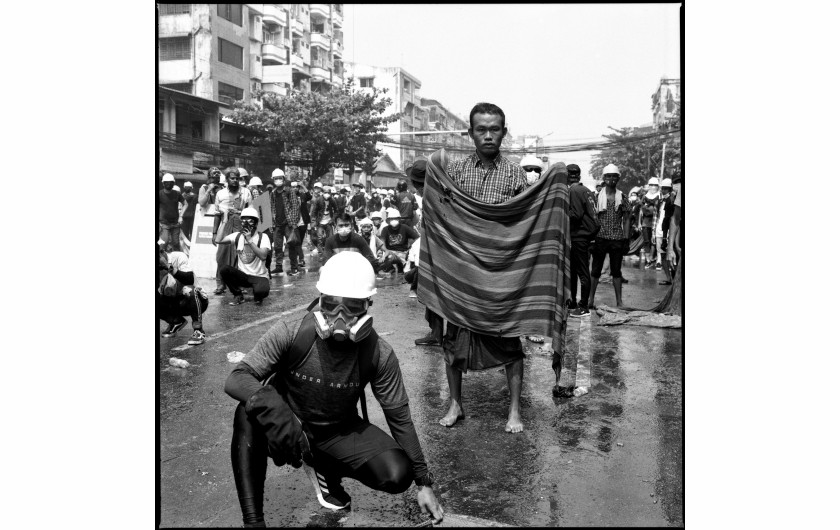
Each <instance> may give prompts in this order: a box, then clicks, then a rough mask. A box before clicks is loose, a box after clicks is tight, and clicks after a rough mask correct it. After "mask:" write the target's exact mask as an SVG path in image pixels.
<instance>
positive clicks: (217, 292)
mask: <svg viewBox="0 0 840 530" xmlns="http://www.w3.org/2000/svg"><path fill="white" fill-rule="evenodd" d="M213 294H225V288H224V287H217V288H216V290H215V291H213Z"/></svg>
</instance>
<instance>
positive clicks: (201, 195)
mask: <svg viewBox="0 0 840 530" xmlns="http://www.w3.org/2000/svg"><path fill="white" fill-rule="evenodd" d="M223 178H224V176H223V175H222V171H221V170H220V169H219V168H217V167H211V168H210V169H209V170H208V171H207V182H206V183H205V184H202V185H201V187H199V188H198V207H199V208H201V212H202V214H204V215H214V216H216V214H217V213H218V212H217V211H216V193H217V192H218V191H219V190H220V189H222V185H223V184H224V182H222V179H223ZM216 218H217V220H218V216H217V217H216ZM217 228H218V224H217V226H215V227H214V229H213V232H215V231H216V229H217Z"/></svg>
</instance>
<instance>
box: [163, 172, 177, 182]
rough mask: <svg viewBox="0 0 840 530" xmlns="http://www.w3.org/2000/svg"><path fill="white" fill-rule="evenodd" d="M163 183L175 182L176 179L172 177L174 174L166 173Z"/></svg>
mask: <svg viewBox="0 0 840 530" xmlns="http://www.w3.org/2000/svg"><path fill="white" fill-rule="evenodd" d="M162 182H175V177H173V176H172V173H166V174H165V175H164V176H163V181H162Z"/></svg>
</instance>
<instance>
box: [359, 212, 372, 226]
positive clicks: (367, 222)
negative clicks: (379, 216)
mask: <svg viewBox="0 0 840 530" xmlns="http://www.w3.org/2000/svg"><path fill="white" fill-rule="evenodd" d="M372 216H373V214H371V217H372ZM358 224H359V226H367V225H370V226H373V221H371V220H370V218H368V217H365V218H363V219H359V223H358Z"/></svg>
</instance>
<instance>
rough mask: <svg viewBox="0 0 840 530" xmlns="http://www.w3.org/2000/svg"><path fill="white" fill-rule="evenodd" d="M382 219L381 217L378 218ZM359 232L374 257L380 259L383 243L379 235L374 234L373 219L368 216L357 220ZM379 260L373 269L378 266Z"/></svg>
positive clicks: (383, 247) (382, 253)
mask: <svg viewBox="0 0 840 530" xmlns="http://www.w3.org/2000/svg"><path fill="white" fill-rule="evenodd" d="M379 220H380V221H381V220H382V219H381V218H380V219H379ZM359 232H360V235H361V236H362V239H364V240H365V243H366V244H367V245H368V247H370V251H371V252H372V253H373V255H374V256H375V257H376V259H377V260H379V259H381V258H382V257H383V256H384V255H385V251H386V250H385V243H383V242H382V240H381V239H379V235H378V234H376V233H375V232H376V230H375V229H374V226H373V221H371V220H370V219H369V218H367V217H365V218H364V219H362V220H361V221H359ZM378 265H379V262H378V261H377V266H376V267H374V270H376V269H377V268H378Z"/></svg>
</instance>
